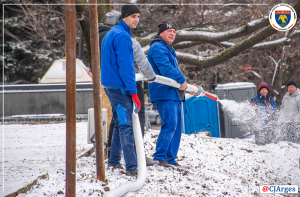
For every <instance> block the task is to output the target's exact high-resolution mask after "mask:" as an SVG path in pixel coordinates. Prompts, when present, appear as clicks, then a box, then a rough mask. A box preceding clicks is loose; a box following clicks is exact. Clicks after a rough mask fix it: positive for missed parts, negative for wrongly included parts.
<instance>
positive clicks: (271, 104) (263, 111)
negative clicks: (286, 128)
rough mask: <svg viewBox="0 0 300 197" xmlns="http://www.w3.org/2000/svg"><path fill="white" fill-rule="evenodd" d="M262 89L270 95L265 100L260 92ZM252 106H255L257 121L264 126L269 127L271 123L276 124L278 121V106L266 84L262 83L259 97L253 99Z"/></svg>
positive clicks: (259, 87)
mask: <svg viewBox="0 0 300 197" xmlns="http://www.w3.org/2000/svg"><path fill="white" fill-rule="evenodd" d="M262 88H267V89H268V95H267V97H266V98H264V97H263V96H262V95H260V93H259V91H260V89H262ZM251 104H252V105H253V106H255V110H256V118H255V119H256V120H255V121H259V122H260V123H261V125H262V126H268V124H269V123H270V122H272V123H274V122H275V121H276V120H277V105H276V103H275V100H274V98H273V97H271V95H270V87H269V86H268V84H266V83H265V82H261V83H259V85H258V88H257V95H256V96H255V97H254V98H252V99H251Z"/></svg>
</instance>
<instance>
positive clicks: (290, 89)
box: [288, 85, 297, 95]
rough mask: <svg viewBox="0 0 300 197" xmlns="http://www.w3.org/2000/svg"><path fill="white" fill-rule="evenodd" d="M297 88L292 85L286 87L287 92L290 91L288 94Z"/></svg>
mask: <svg viewBox="0 0 300 197" xmlns="http://www.w3.org/2000/svg"><path fill="white" fill-rule="evenodd" d="M296 90H297V88H296V87H295V86H293V85H290V86H289V87H288V92H289V93H290V95H292V94H294V93H295V92H296Z"/></svg>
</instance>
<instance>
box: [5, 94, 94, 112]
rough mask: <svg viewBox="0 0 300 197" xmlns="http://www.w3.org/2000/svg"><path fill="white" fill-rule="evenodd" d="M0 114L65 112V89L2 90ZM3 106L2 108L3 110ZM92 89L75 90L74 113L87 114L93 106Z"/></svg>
mask: <svg viewBox="0 0 300 197" xmlns="http://www.w3.org/2000/svg"><path fill="white" fill-rule="evenodd" d="M0 103H1V104H3V105H1V111H0V116H1V117H2V116H3V111H4V116H12V115H24V114H53V113H61V114H66V90H65V89H62V90H26V91H19V90H18V91H4V102H3V92H1V94H0ZM3 107H4V110H3ZM93 107H94V104H93V90H92V89H83V90H80V89H79V90H78V89H77V90H76V113H77V114H87V113H88V109H89V108H93Z"/></svg>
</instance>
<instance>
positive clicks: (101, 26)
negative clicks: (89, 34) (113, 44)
mask: <svg viewBox="0 0 300 197" xmlns="http://www.w3.org/2000/svg"><path fill="white" fill-rule="evenodd" d="M109 30H110V28H109V27H107V26H105V25H104V24H103V23H99V24H98V33H99V50H100V57H101V46H102V40H103V38H104V36H105V35H106V33H107V32H108V31H109Z"/></svg>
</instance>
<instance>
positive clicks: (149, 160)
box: [145, 155, 158, 166]
mask: <svg viewBox="0 0 300 197" xmlns="http://www.w3.org/2000/svg"><path fill="white" fill-rule="evenodd" d="M145 157H146V166H153V165H154V164H158V161H153V159H151V158H149V157H147V156H146V155H145Z"/></svg>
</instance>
